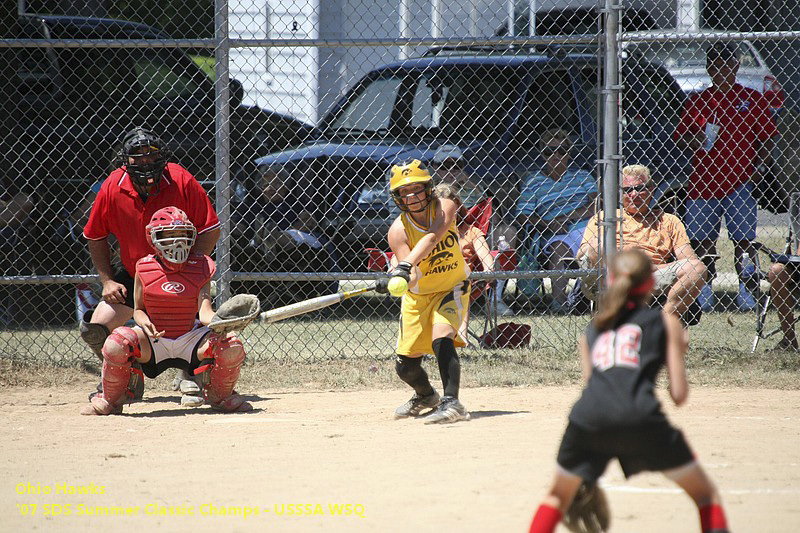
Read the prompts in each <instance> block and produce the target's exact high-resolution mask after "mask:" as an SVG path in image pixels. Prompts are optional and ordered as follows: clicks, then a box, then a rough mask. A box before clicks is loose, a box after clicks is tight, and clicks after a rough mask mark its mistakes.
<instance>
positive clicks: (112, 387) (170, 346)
mask: <svg viewBox="0 0 800 533" xmlns="http://www.w3.org/2000/svg"><path fill="white" fill-rule="evenodd" d="M146 232H147V242H148V244H150V246H151V248H152V249H153V250H154V252H155V253H154V254H151V255H148V256H146V257H144V258H142V259H140V260H139V261H137V262H136V275H135V278H134V312H133V319H134V320H135V321H136V324H137V326H136V327H134V328H129V327H125V326H123V327H119V328H116V329H115V330H114V331H113V332H112V333H111V335H109V337H108V338H107V339H106V341H105V343H104V344H103V349H102V353H103V392H102V393H100V394H98V395H96V396H94V397H93V398H92V399H91V400H90V403H89V405H88V406H85V407H84V408H83V409H82V410H81V414H85V415H108V414H120V413H122V406H123V404H124V403H125V400H126V398H127V397H128V396H130V395H131V388H132V387H131V384H132V383H135V382H136V380H137V379H141V376H136V374H135V372H136V370H135V369H134V368H133V367H132V364H133V362H134V361H135V362H138V363H139V364H140V365H141V367H142V373H143V374H144V375H146V376H147V377H149V378H155V377H157V376H158V375H159V374H160V373H161V372H163V371H164V370H166V369H167V368H180V369H183V370H188V371H189V372H191V373H194V374H195V375H197V381H198V385H200V386H201V389H202V391H203V397H204V399H205V401H206V403H208V404H210V405H211V407H212V408H215V409H218V410H221V411H227V412H234V411H239V412H241V411H250V410H252V406H251V405H250V404H249V403H248V402H246V401H245V400H244V399H243V398H242V397H241V396H239V395H238V394H237V393H236V392H234V390H233V388H234V385H235V384H236V381H237V379H238V378H239V371H240V369H241V366H242V363H243V361H244V357H245V353H244V348H243V347H242V343H241V341H240V340H239V339H237V338H236V336H234V335H233V334H226V335H217V334H215V333H213V332H212V331H211V330H210V329H209V328H208V323H209V322H210V321H211V320H212V318H213V317H214V309H213V308H212V306H211V278H212V276H213V275H214V272H215V270H216V266H215V264H214V261H213V260H212V259H211V258H210V257H208V256H207V255H200V254H194V253H191V252H190V250H191V249H192V246H193V245H194V241H195V239H196V237H197V230H196V229H195V227H194V225H193V224H192V222H191V221H190V220H189V217H187V216H186V213H184V212H183V211H181V210H180V209H178V208H176V207H165V208H162V209H159V210H158V211H156V212H155V213H154V214H153V216H152V218H151V220H150V223H149V224H148V225H147V228H146ZM196 317H199V320H197V319H196Z"/></svg>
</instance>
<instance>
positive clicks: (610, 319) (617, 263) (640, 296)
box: [592, 249, 655, 331]
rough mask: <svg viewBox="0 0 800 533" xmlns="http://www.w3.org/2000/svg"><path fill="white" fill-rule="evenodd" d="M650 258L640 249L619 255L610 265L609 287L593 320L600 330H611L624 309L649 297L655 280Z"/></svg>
mask: <svg viewBox="0 0 800 533" xmlns="http://www.w3.org/2000/svg"><path fill="white" fill-rule="evenodd" d="M652 268H653V267H652V263H651V261H650V257H648V256H647V254H645V253H644V252H642V251H641V250H639V249H633V250H627V251H625V252H621V253H618V254H616V255H615V256H614V257H613V258H612V259H611V264H610V265H609V273H608V276H609V287H608V290H607V291H606V293H605V294H604V295H603V296H602V298H601V300H600V311H598V312H597V314H596V315H595V316H594V319H593V320H592V323H593V324H594V327H595V329H596V330H597V331H604V330H607V329H610V328H611V327H612V326H613V325H614V323H615V322H616V321H617V319H618V318H619V316H620V314H621V313H622V311H623V309H624V308H625V307H626V306H629V305H638V304H640V303H641V302H642V301H644V300H645V299H647V298H649V297H650V293H651V290H652V289H653V284H654V281H655V280H654V279H653V274H652Z"/></svg>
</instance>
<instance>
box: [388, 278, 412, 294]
mask: <svg viewBox="0 0 800 533" xmlns="http://www.w3.org/2000/svg"><path fill="white" fill-rule="evenodd" d="M388 289H389V294H391V295H392V296H396V297H398V298H399V297H400V296H402V295H403V294H405V292H406V291H407V290H408V282H407V281H406V280H404V279H403V278H401V277H400V276H395V277H393V278H392V279H390V280H389V287H388Z"/></svg>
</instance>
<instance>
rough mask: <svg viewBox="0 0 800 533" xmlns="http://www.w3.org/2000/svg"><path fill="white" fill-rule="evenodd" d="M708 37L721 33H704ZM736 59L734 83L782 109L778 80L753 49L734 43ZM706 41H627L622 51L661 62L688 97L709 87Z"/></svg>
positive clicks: (749, 44) (747, 43) (641, 34)
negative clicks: (708, 35)
mask: <svg viewBox="0 0 800 533" xmlns="http://www.w3.org/2000/svg"><path fill="white" fill-rule="evenodd" d="M703 31H704V32H707V33H709V34H710V35H714V34H723V33H724V32H719V31H709V30H703ZM654 33H655V32H646V31H643V32H631V33H629V34H628V35H630V36H632V37H647V36H652V35H653V34H654ZM733 44H735V46H736V51H737V56H738V58H739V72H738V74H737V76H736V81H737V82H739V83H740V84H742V85H744V86H745V87H749V88H751V89H755V90H756V91H758V92H760V93H762V94H764V95H765V96H766V97H767V98H768V99H769V101H770V104H771V106H772V107H773V108H774V109H777V110H779V109H780V108H782V107H783V103H784V100H785V96H784V92H783V87H781V84H780V83H779V82H778V79H777V77H776V76H775V75H774V74H773V73H772V72H771V71H770V69H769V67H768V66H767V63H766V62H765V61H764V59H763V58H762V57H761V54H760V53H759V52H758V49H757V48H756V46H755V45H754V44H753V43H752V42H750V41H747V40H744V41H736V42H734V43H733ZM707 46H708V41H707V40H700V39H685V40H680V41H668V42H667V41H661V42H646V41H638V40H637V41H626V42H624V43H623V50H625V51H626V52H627V53H629V54H636V55H639V56H641V57H643V58H645V59H647V60H648V61H652V62H657V63H661V64H663V65H664V67H665V68H666V69H667V70H668V71H669V73H670V74H672V77H673V78H675V80H676V81H677V82H678V84H679V85H680V86H681V89H683V91H684V92H686V93H687V94H689V93H694V92H700V91H702V90H704V89H706V88H707V87H709V86H710V85H711V78H710V77H709V75H708V73H707V72H706V47H707Z"/></svg>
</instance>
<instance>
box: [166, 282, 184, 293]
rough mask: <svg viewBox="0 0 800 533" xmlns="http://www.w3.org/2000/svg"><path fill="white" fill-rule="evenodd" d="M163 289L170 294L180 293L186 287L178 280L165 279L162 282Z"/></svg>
mask: <svg viewBox="0 0 800 533" xmlns="http://www.w3.org/2000/svg"><path fill="white" fill-rule="evenodd" d="M161 290H162V291H164V292H168V293H170V294H180V293H182V292H183V291H185V290H186V287H184V286H183V283H178V282H177V281H165V282H164V283H162V284H161Z"/></svg>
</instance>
